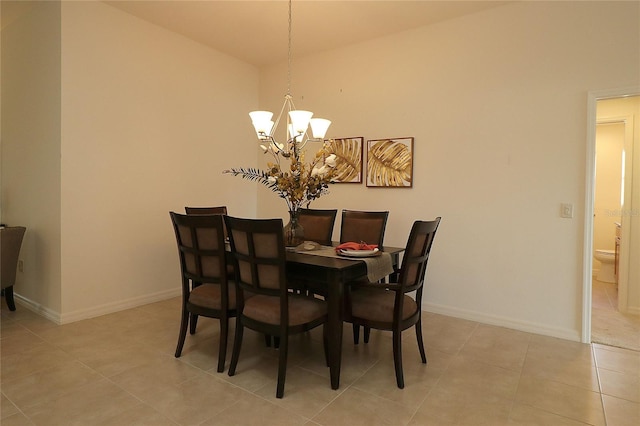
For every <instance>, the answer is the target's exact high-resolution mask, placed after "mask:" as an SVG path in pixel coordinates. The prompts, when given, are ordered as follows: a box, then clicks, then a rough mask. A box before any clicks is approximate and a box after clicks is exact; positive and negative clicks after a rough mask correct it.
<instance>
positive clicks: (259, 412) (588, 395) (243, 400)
mask: <svg viewBox="0 0 640 426" xmlns="http://www.w3.org/2000/svg"><path fill="white" fill-rule="evenodd" d="M0 302H2V307H1V308H0V311H1V312H0V314H1V325H2V329H1V339H0V345H1V351H2V358H1V364H2V365H1V389H2V404H1V414H0V423H1V424H2V426H11V425H47V426H58V425H91V426H97V425H117V426H121V425H153V426H160V425H202V426H207V425H260V426H262V425H332V426H333V425H350V426H357V425H481V424H485V425H583V424H589V425H605V424H606V425H610V426H623V425H634V426H636V425H638V424H640V378H639V377H640V374H639V372H640V352H635V351H631V350H624V349H620V348H614V347H607V346H600V345H586V344H581V343H576V342H570V341H566V340H560V339H554V338H550V337H545V336H540V335H534V334H529V333H524V332H519V331H515V330H510V329H506V328H500V327H493V326H488V325H483V324H479V323H476V322H472V321H466V320H461V319H456V318H451V317H446V316H442V315H436V314H425V315H424V318H423V323H424V327H423V328H424V337H425V344H426V347H427V357H428V360H429V361H428V364H427V365H423V364H422V363H420V361H419V354H418V351H417V348H416V344H415V334H413V333H412V331H411V330H409V332H406V333H404V340H403V341H404V346H403V349H404V366H405V382H406V387H405V389H404V390H399V389H397V387H396V385H395V379H394V372H393V361H392V355H391V339H390V337H389V335H388V334H387V333H381V332H375V331H372V335H371V341H370V343H369V344H367V345H364V344H362V343H361V344H360V345H358V346H354V345H353V344H352V342H351V341H350V339H351V331H350V327H349V326H346V327H345V341H344V351H343V367H342V376H341V387H340V389H339V390H337V391H334V390H331V387H330V385H329V376H328V369H327V368H326V367H325V364H324V359H323V355H322V347H321V339H320V336H321V334H320V331H319V330H317V331H314V332H312V333H309V334H303V335H300V336H298V337H297V338H295V339H294V340H293V342H292V345H291V346H292V347H291V350H290V356H289V369H288V372H287V382H286V387H285V397H284V398H283V399H281V400H278V399H276V398H275V387H276V386H275V378H276V371H277V351H276V350H274V349H273V348H267V347H265V345H264V340H263V338H262V336H260V335H257V334H254V333H252V332H247V333H245V344H244V346H243V350H242V353H241V358H240V362H239V365H238V370H237V374H236V375H235V376H234V377H229V376H228V375H227V374H226V372H225V373H217V372H216V364H217V355H216V354H217V337H218V324H217V322H216V321H214V320H209V319H206V318H201V319H200V321H199V324H198V331H197V333H196V334H195V335H194V336H187V342H186V345H185V349H184V351H183V355H182V357H181V358H179V359H176V358H174V356H173V352H174V350H175V344H176V340H177V332H178V318H179V309H180V308H179V307H180V301H179V299H178V298H174V299H171V300H167V301H163V302H158V303H153V304H150V305H146V306H142V307H138V308H135V309H130V310H126V311H123V312H119V313H115V314H110V315H105V316H102V317H98V318H93V319H89V320H84V321H79V322H76V323H72V324H68V325H63V326H59V325H56V324H53V323H51V322H49V321H47V320H45V319H43V318H41V317H39V316H38V315H35V314H33V313H31V312H30V311H28V310H27V309H26V308H24V307H23V306H20V305H19V306H18V310H17V311H16V312H9V311H8V310H7V309H6V305H5V303H4V300H0ZM227 365H228V362H227Z"/></svg>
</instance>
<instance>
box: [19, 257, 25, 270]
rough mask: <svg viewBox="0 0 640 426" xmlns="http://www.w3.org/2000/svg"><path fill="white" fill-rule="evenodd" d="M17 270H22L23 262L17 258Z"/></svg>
mask: <svg viewBox="0 0 640 426" xmlns="http://www.w3.org/2000/svg"><path fill="white" fill-rule="evenodd" d="M18 271H20V272H24V262H23V261H22V260H18Z"/></svg>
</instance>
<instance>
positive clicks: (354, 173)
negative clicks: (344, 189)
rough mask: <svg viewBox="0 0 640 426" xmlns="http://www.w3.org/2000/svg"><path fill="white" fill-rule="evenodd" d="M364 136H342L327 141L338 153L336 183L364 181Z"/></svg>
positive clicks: (328, 145) (329, 149) (330, 148)
mask: <svg viewBox="0 0 640 426" xmlns="http://www.w3.org/2000/svg"><path fill="white" fill-rule="evenodd" d="M363 143H364V138H362V137H356V138H342V139H331V140H328V141H325V144H326V146H327V149H328V151H329V152H330V153H332V154H335V155H336V174H335V177H334V183H362V147H363Z"/></svg>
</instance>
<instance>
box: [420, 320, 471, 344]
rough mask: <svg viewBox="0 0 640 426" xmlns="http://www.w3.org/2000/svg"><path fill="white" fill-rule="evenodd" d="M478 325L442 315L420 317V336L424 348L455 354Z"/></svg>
mask: <svg viewBox="0 0 640 426" xmlns="http://www.w3.org/2000/svg"><path fill="white" fill-rule="evenodd" d="M477 326H478V323H476V322H473V321H467V320H463V319H458V318H452V317H446V316H444V315H438V314H429V315H423V316H422V335H423V338H424V344H425V347H427V346H429V347H433V348H434V349H438V350H440V351H442V352H447V353H450V354H456V353H458V351H460V350H461V349H462V347H463V346H464V344H465V343H466V342H467V340H469V338H470V337H471V335H472V333H473V331H474V330H475V329H476V327H477Z"/></svg>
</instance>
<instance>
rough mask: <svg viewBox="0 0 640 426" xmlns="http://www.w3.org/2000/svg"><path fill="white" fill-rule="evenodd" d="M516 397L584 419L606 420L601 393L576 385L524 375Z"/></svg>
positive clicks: (601, 424) (600, 424)
mask: <svg viewBox="0 0 640 426" xmlns="http://www.w3.org/2000/svg"><path fill="white" fill-rule="evenodd" d="M516 400H517V401H518V402H520V403H522V404H527V405H532V406H534V407H537V408H539V409H542V410H545V411H549V412H551V413H554V414H558V415H560V416H563V417H568V418H570V419H573V420H577V421H581V422H584V423H589V424H592V425H596V426H604V424H605V421H604V411H603V409H602V402H601V399H600V394H599V393H597V392H593V391H590V390H587V389H583V388H579V387H576V386H569V385H566V384H564V383H560V382H555V381H552V380H546V379H539V378H536V377H530V376H523V377H522V379H521V380H520V384H519V385H518V393H517V396H516Z"/></svg>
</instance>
